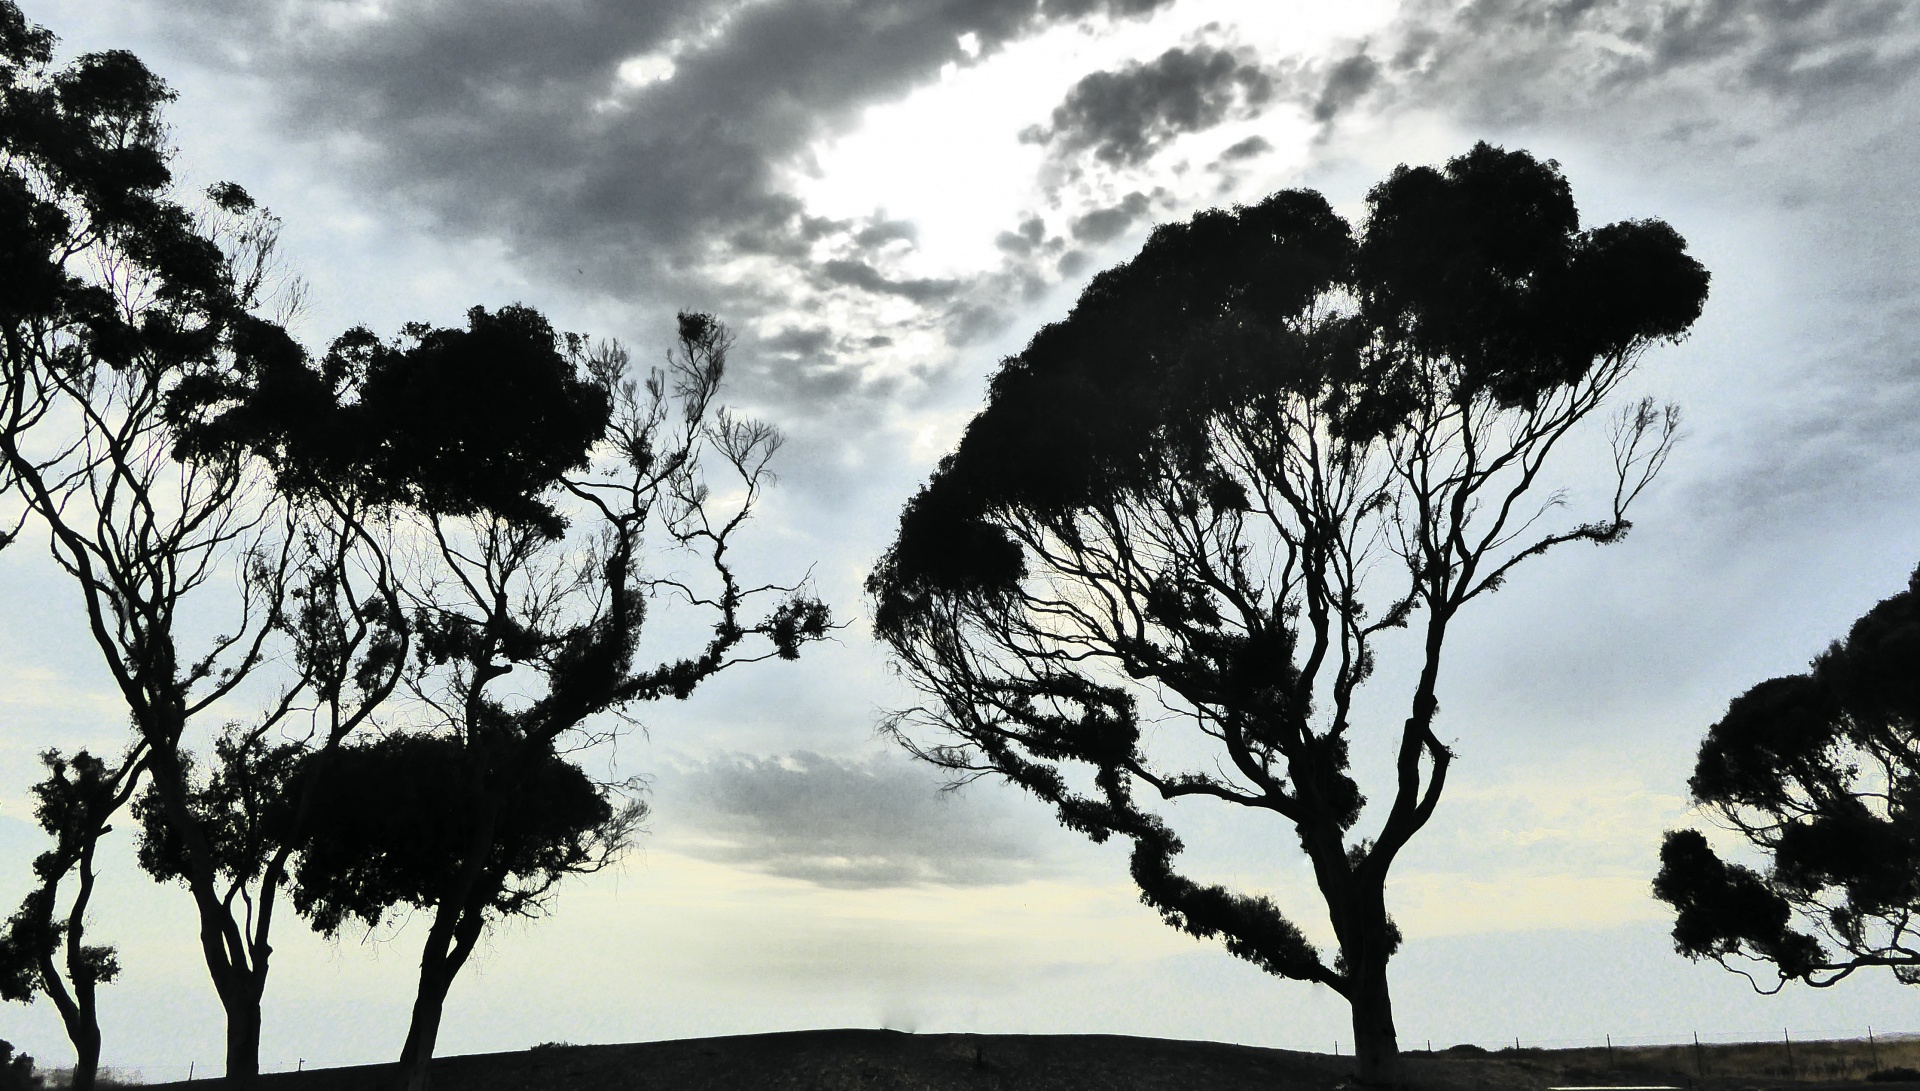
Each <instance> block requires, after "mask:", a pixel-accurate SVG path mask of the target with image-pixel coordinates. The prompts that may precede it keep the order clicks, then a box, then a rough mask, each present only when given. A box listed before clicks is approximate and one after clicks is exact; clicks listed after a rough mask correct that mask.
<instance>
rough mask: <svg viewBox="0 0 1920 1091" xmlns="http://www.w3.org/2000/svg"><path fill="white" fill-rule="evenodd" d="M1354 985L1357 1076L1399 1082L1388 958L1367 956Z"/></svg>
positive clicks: (1375, 1081) (1366, 1080)
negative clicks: (1388, 987)
mask: <svg viewBox="0 0 1920 1091" xmlns="http://www.w3.org/2000/svg"><path fill="white" fill-rule="evenodd" d="M1381 938H1382V939H1383V940H1384V938H1385V937H1384V936H1383V937H1381ZM1353 985H1354V988H1353V1055H1354V1059H1355V1061H1356V1062H1357V1067H1356V1068H1355V1071H1354V1077H1355V1078H1356V1079H1357V1080H1358V1081H1359V1082H1360V1083H1363V1084H1367V1085H1369V1086H1374V1087H1394V1086H1397V1085H1398V1084H1399V1082H1400V1036H1399V1034H1398V1033H1396V1032H1395V1031H1394V1029H1393V999H1392V998H1391V997H1390V996H1389V995H1388V994H1387V960H1386V959H1385V958H1384V957H1374V958H1370V959H1368V960H1367V964H1366V965H1365V966H1364V967H1363V968H1361V970H1360V972H1359V973H1358V974H1357V975H1356V976H1355V978H1354V983H1353Z"/></svg>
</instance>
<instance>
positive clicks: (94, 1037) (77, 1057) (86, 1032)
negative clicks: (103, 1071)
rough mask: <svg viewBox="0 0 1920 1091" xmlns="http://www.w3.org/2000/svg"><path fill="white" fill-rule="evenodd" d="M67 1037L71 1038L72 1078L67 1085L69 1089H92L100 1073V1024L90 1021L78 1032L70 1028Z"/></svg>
mask: <svg viewBox="0 0 1920 1091" xmlns="http://www.w3.org/2000/svg"><path fill="white" fill-rule="evenodd" d="M67 1037H69V1038H71V1039H73V1078H72V1079H71V1080H70V1081H69V1082H68V1083H67V1086H68V1087H69V1088H70V1089H71V1091H93V1084H94V1081H95V1080H96V1079H97V1078H98V1077H99V1074H100V1024H99V1023H97V1022H90V1024H89V1025H88V1026H87V1027H84V1028H81V1029H80V1030H79V1031H78V1033H75V1032H74V1031H73V1030H71V1029H70V1030H69V1031H68V1033H67Z"/></svg>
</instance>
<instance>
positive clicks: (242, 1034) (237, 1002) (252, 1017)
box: [221, 992, 260, 1088]
mask: <svg viewBox="0 0 1920 1091" xmlns="http://www.w3.org/2000/svg"><path fill="white" fill-rule="evenodd" d="M248 1000H249V998H248V997H247V996H244V995H235V994H234V993H233V992H227V993H225V994H224V995H222V996H221V1001H222V1002H223V1003H224V1004H225V1005H226V1008H227V1078H226V1083H225V1085H224V1086H226V1087H228V1088H251V1087H253V1086H255V1085H256V1084H258V1083H259V1082H260V994H259V993H258V992H255V993H254V994H253V995H252V997H251V1003H249V1002H248Z"/></svg>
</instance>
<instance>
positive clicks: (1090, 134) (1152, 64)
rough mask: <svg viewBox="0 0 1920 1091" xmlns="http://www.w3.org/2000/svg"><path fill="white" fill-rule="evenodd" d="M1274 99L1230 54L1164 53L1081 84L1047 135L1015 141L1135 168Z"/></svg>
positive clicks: (1267, 82)
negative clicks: (1177, 141)
mask: <svg viewBox="0 0 1920 1091" xmlns="http://www.w3.org/2000/svg"><path fill="white" fill-rule="evenodd" d="M1272 96H1273V80H1272V77H1271V76H1269V75H1268V74H1267V73H1266V72H1264V71H1263V70H1262V69H1261V68H1260V67H1259V66H1258V65H1256V64H1253V63H1251V62H1249V61H1245V60H1243V59H1242V58H1241V57H1239V56H1236V55H1235V54H1234V53H1232V52H1229V51H1227V50H1223V49H1215V48H1213V47H1211V46H1205V45H1201V46H1195V47H1194V48H1192V49H1178V48H1176V49H1169V50H1167V51H1166V52H1165V53H1162V54H1161V55H1160V56H1159V57H1157V58H1155V59H1154V60H1151V61H1146V62H1138V61H1136V62H1134V63H1131V64H1128V65H1126V66H1124V67H1122V68H1119V69H1116V70H1114V71H1110V72H1095V73H1093V74H1092V75H1089V76H1087V77H1085V78H1083V79H1081V80H1080V81H1079V82H1078V83H1076V84H1074V85H1073V87H1072V89H1070V90H1069V91H1068V92H1067V97H1066V99H1065V100H1064V101H1062V102H1061V103H1060V105H1059V106H1057V107H1055V108H1054V111H1053V116H1052V126H1051V127H1050V128H1047V129H1041V128H1038V127H1034V128H1029V129H1027V130H1025V131H1024V132H1022V133H1021V134H1020V136H1021V139H1022V140H1024V141H1026V142H1028V143H1039V144H1048V145H1051V146H1052V149H1053V152H1054V154H1055V155H1058V156H1062V157H1065V156H1070V155H1073V154H1076V153H1079V152H1083V151H1091V152H1092V153H1093V156H1094V158H1096V159H1099V160H1100V161H1102V162H1104V163H1107V164H1109V165H1112V166H1116V167H1131V166H1138V165H1139V164H1141V163H1144V162H1146V161H1147V160H1148V159H1150V158H1152V156H1153V154H1154V153H1155V152H1157V151H1159V150H1160V148H1161V147H1162V146H1163V145H1164V144H1166V143H1167V142H1168V141H1169V140H1172V139H1173V138H1174V137H1176V136H1179V135H1181V134H1183V133H1191V132H1199V131H1202V130H1205V129H1210V128H1212V127H1214V126H1215V125H1218V124H1220V123H1221V122H1222V121H1225V120H1227V118H1228V117H1229V116H1230V115H1232V114H1233V113H1234V112H1235V111H1236V110H1239V111H1241V112H1244V113H1255V112H1258V110H1259V108H1260V107H1261V106H1262V105H1264V104H1265V103H1266V102H1267V101H1268V100H1269V99H1270V98H1272Z"/></svg>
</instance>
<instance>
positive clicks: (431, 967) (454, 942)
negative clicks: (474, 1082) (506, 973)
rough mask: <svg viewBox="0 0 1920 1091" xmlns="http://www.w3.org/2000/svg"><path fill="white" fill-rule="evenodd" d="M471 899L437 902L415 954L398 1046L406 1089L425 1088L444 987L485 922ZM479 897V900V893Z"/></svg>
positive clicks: (449, 984)
mask: <svg viewBox="0 0 1920 1091" xmlns="http://www.w3.org/2000/svg"><path fill="white" fill-rule="evenodd" d="M473 900H474V899H473V897H472V894H471V893H469V895H468V897H467V898H465V899H462V900H460V901H457V902H455V901H449V902H446V903H443V904H442V906H441V909H440V911H439V912H438V913H436V914H435V918H436V919H435V920H434V926H433V928H432V930H430V931H429V932H428V933H427V943H426V948H425V950H423V951H422V952H421V954H420V987H419V990H418V991H417V992H415V993H414V998H413V1018H412V1020H411V1021H410V1022H409V1023H408V1024H407V1041H406V1044H405V1045H403V1046H401V1047H400V1076H401V1078H402V1079H403V1080H404V1081H405V1087H406V1091H427V1087H428V1084H429V1078H430V1076H431V1075H432V1068H433V1049H434V1045H435V1043H436V1042H437V1041H438V1039H439V1037H440V1016H441V1015H442V1014H443V1013H444V1012H445V1010H446V1004H447V993H448V991H449V990H451V989H452V988H453V981H454V978H456V977H459V976H460V968H461V967H462V966H465V965H466V964H467V956H468V955H471V954H472V953H473V948H474V945H475V944H477V943H478V942H479V940H480V933H481V931H482V930H483V929H484V927H485V924H486V915H485V912H484V910H483V908H481V907H480V906H475V905H474V904H473ZM481 902H482V905H484V899H481ZM449 907H452V908H451V911H449Z"/></svg>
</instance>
